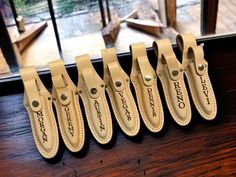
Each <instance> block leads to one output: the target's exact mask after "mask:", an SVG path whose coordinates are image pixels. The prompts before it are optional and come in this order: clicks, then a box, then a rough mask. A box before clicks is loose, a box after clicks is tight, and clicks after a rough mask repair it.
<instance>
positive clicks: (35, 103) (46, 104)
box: [20, 66, 59, 159]
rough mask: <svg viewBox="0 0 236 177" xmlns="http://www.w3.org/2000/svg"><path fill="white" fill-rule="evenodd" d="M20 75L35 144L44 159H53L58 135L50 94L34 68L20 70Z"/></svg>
mask: <svg viewBox="0 0 236 177" xmlns="http://www.w3.org/2000/svg"><path fill="white" fill-rule="evenodd" d="M20 74H21V78H22V81H23V84H24V88H25V93H24V106H25V108H26V110H27V112H28V115H29V119H30V124H31V129H32V133H33V138H34V141H35V144H36V146H37V149H38V151H39V152H40V154H41V155H42V156H43V157H44V158H47V159H50V158H53V157H55V156H56V154H57V152H58V148H59V135H58V129H57V124H56V119H55V116H54V112H53V108H52V97H51V94H50V93H49V92H48V90H47V89H46V88H45V87H44V85H43V83H42V81H41V80H40V78H39V76H38V73H37V71H36V69H35V67H33V66H32V67H26V68H22V69H20Z"/></svg>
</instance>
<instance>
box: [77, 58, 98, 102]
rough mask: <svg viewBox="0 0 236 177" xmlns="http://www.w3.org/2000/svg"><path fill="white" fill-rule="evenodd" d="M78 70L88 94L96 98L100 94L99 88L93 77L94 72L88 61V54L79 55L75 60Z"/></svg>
mask: <svg viewBox="0 0 236 177" xmlns="http://www.w3.org/2000/svg"><path fill="white" fill-rule="evenodd" d="M76 65H77V68H79V70H78V72H79V73H80V75H81V76H82V79H83V80H84V83H85V86H86V88H87V91H88V94H89V96H90V97H91V98H97V97H99V95H100V92H101V88H100V86H99V85H98V83H97V81H96V79H95V73H94V69H93V66H92V63H91V62H90V61H89V56H88V55H81V56H80V57H79V59H78V60H76Z"/></svg>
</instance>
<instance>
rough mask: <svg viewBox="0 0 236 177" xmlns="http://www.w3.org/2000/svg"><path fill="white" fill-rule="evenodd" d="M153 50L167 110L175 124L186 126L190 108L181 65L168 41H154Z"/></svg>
mask: <svg viewBox="0 0 236 177" xmlns="http://www.w3.org/2000/svg"><path fill="white" fill-rule="evenodd" d="M153 49H154V51H155V53H156V56H157V60H158V61H157V70H156V72H157V75H158V77H159V78H160V81H161V84H162V88H163V91H164V95H165V100H166V103H167V106H168V109H169V111H170V113H171V116H172V117H173V119H174V120H175V122H176V123H177V124H179V125H181V126H186V125H188V124H189V123H190V121H191V107H190V102H189V97H188V93H187V89H186V86H185V83H184V75H183V74H184V73H183V68H182V65H181V64H180V63H179V61H178V60H177V58H176V56H175V53H174V51H173V49H172V45H171V43H170V40H169V39H162V40H158V41H154V43H153Z"/></svg>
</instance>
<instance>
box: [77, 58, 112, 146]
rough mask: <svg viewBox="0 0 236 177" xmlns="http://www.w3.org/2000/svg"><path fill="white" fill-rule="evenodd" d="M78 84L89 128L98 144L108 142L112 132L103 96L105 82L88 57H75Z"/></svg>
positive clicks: (108, 112) (107, 108)
mask: <svg viewBox="0 0 236 177" xmlns="http://www.w3.org/2000/svg"><path fill="white" fill-rule="evenodd" d="M76 66H77V69H78V76H79V77H78V79H79V81H78V86H77V89H78V91H79V94H80V97H81V99H82V102H83V105H84V108H85V114H86V118H87V122H88V125H89V128H90V130H91V132H92V134H93V136H94V138H95V139H96V140H97V141H98V142H99V143H100V144H107V143H109V142H110V140H111V138H112V134H113V127H112V119H111V114H110V110H109V106H108V103H107V100H106V96H105V83H104V81H103V80H102V79H101V78H100V76H99V75H98V74H97V72H96V70H95V69H94V67H93V65H92V63H91V61H90V57H89V56H88V55H81V56H78V57H76Z"/></svg>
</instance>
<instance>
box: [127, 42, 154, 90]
mask: <svg viewBox="0 0 236 177" xmlns="http://www.w3.org/2000/svg"><path fill="white" fill-rule="evenodd" d="M130 50H131V54H132V70H131V76H130V77H131V79H132V78H133V77H136V76H137V75H138V73H141V75H142V79H143V83H144V84H145V85H146V86H151V85H152V84H153V72H152V70H150V63H149V61H148V58H147V52H146V48H145V45H144V43H136V44H132V45H130Z"/></svg>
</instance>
